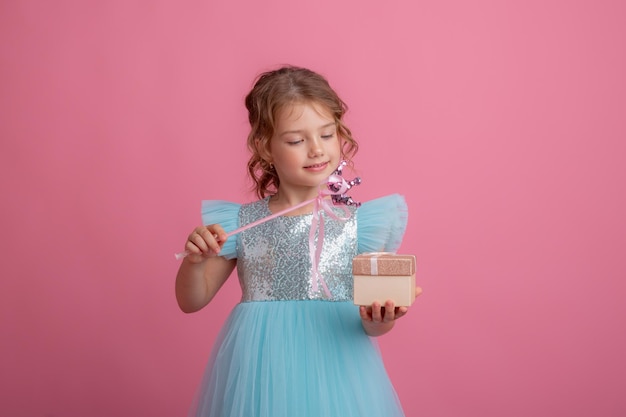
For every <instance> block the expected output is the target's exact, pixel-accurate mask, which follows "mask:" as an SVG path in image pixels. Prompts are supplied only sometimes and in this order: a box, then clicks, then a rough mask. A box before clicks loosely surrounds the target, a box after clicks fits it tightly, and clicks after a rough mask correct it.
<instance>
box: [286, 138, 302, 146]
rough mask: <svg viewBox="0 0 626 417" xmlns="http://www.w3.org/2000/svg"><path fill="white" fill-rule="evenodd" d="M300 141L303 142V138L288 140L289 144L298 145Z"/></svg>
mask: <svg viewBox="0 0 626 417" xmlns="http://www.w3.org/2000/svg"><path fill="white" fill-rule="evenodd" d="M299 143H302V139H296V140H290V141H288V142H287V144H288V145H297V144H299Z"/></svg>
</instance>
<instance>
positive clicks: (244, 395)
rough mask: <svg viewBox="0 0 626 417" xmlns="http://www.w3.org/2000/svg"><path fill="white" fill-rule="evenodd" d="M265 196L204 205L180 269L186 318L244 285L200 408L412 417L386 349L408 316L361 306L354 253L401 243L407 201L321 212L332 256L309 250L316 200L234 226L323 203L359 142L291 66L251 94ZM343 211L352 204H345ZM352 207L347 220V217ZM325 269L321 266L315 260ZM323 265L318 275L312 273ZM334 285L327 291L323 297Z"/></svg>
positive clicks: (197, 412) (254, 162)
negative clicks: (387, 338) (386, 340)
mask: <svg viewBox="0 0 626 417" xmlns="http://www.w3.org/2000/svg"><path fill="white" fill-rule="evenodd" d="M246 107H247V109H248V112H249V121H250V125H251V132H250V135H249V136H248V147H249V149H250V151H251V152H252V156H251V158H250V160H249V162H248V172H249V174H250V177H251V178H252V180H253V181H254V184H255V189H256V193H257V195H258V197H259V198H260V200H259V201H256V202H253V203H249V204H243V205H239V204H235V203H228V202H221V201H212V202H204V206H203V222H204V224H205V225H206V226H200V227H197V228H195V229H194V231H193V232H192V233H191V234H190V235H189V237H188V239H187V242H186V244H185V250H186V254H187V256H186V257H185V258H184V260H183V262H182V264H181V266H180V269H179V271H178V275H177V277H176V297H177V300H178V304H179V306H180V308H181V309H182V310H183V311H184V312H188V313H189V312H194V311H197V310H200V309H201V308H203V307H204V306H206V305H207V304H208V303H209V302H210V301H211V300H212V299H213V297H214V296H215V294H216V293H217V292H218V290H219V289H220V287H221V286H222V284H224V282H225V281H226V279H227V278H228V276H229V275H230V274H231V272H232V271H233V269H234V268H235V267H237V274H238V276H239V282H240V284H241V288H242V293H243V294H242V298H241V302H240V303H239V304H238V305H237V306H236V307H235V308H234V309H233V311H232V312H231V314H230V316H229V318H228V320H227V321H226V323H225V325H224V328H223V329H222V331H221V332H220V334H219V336H218V338H217V341H216V343H215V346H214V348H213V351H212V354H211V357H210V360H209V364H208V366H207V369H206V372H205V375H204V379H203V381H202V383H201V387H200V389H199V391H198V394H197V396H196V400H195V403H194V405H193V408H192V410H191V413H190V415H193V416H203V417H204V416H220V417H226V416H227V417H234V416H237V417H254V416H264V417H281V416H285V417H287V416H289V417H295V416H297V417H306V416H316V417H318V416H337V417H350V416H355V417H356V416H358V417H362V416H366V415H377V416H385V417H392V416H402V415H404V414H403V412H402V408H401V406H400V403H399V401H398V399H397V396H396V393H395V391H394V389H393V386H392V385H391V382H390V381H389V378H388V376H387V373H386V371H385V368H384V366H383V363H382V359H381V357H380V354H379V351H378V350H377V347H376V345H375V344H374V343H373V341H372V340H371V339H370V336H380V335H382V334H385V333H387V332H388V331H389V330H391V329H392V328H393V326H394V323H395V320H397V319H398V318H400V317H402V316H403V315H405V314H406V313H407V308H406V307H400V308H397V307H395V306H394V303H393V301H392V300H387V301H386V302H385V303H384V305H381V304H380V303H378V302H376V303H374V304H373V305H371V306H361V307H360V308H359V307H356V306H354V305H353V303H352V269H351V265H352V263H351V261H352V258H353V257H354V256H355V255H357V254H358V253H362V252H374V251H395V250H396V249H397V248H398V246H399V244H400V242H401V239H402V235H403V233H404V230H405V226H406V205H405V202H404V199H403V198H402V197H400V196H398V195H392V196H388V197H383V198H379V199H376V200H373V201H370V202H366V203H364V204H363V205H362V206H360V207H359V208H358V209H357V208H356V205H348V206H342V207H337V208H333V209H332V210H333V211H335V210H336V213H335V214H336V215H332V213H331V214H330V215H329V214H328V213H326V212H323V211H321V214H320V215H321V217H322V219H321V221H323V223H324V227H323V235H322V232H321V229H320V230H318V231H317V232H316V234H315V242H313V243H315V244H318V243H319V242H317V238H318V237H320V236H323V239H322V242H321V243H322V246H321V255H320V256H319V260H318V261H316V260H315V259H314V257H312V256H311V253H310V246H311V245H312V243H311V242H310V236H309V232H310V229H311V227H312V221H313V216H314V215H315V213H313V210H314V204H313V203H310V204H306V205H304V206H302V207H300V208H298V209H296V210H293V211H290V212H288V213H286V214H284V215H281V216H278V217H276V218H273V219H271V220H269V221H266V222H264V223H261V224H260V225H257V226H254V227H251V228H249V229H247V230H245V231H243V232H241V233H239V234H237V235H235V236H232V237H230V238H229V237H227V232H229V231H232V230H234V229H237V228H238V227H240V226H243V225H246V224H249V223H252V222H254V221H256V220H259V219H262V218H265V217H268V216H270V215H272V213H278V212H280V211H282V210H285V209H287V208H290V207H294V206H296V205H298V204H299V203H303V202H306V201H309V200H313V199H315V198H316V197H317V196H318V195H319V190H320V184H324V182H325V180H326V179H327V178H328V177H329V176H330V175H331V174H332V173H333V171H335V170H336V169H337V167H338V166H339V164H340V162H341V161H342V160H343V159H348V160H349V159H350V157H352V156H353V155H354V153H355V152H356V150H357V143H356V142H355V141H354V139H353V138H352V136H351V133H350V130H349V129H348V128H347V127H346V126H345V124H344V122H343V116H344V113H345V111H346V109H347V108H346V105H345V103H344V102H343V101H342V100H341V99H340V98H339V97H338V96H337V94H336V93H335V91H333V90H332V88H331V87H330V86H329V84H328V82H327V81H326V80H325V79H324V78H323V77H321V76H320V75H318V74H316V73H314V72H312V71H310V70H307V69H304V68H296V67H284V68H280V69H278V70H275V71H271V72H267V73H265V74H263V75H262V76H261V77H259V78H258V80H257V82H256V84H255V85H254V88H253V89H252V91H251V92H250V93H249V94H248V96H247V97H246ZM340 209H341V210H340ZM344 209H345V210H347V211H348V213H349V214H350V217H349V218H347V219H345V216H344V217H343V218H338V217H341V216H343V214H342V213H345V211H344ZM314 263H315V264H316V265H314ZM314 266H315V268H316V270H317V271H318V272H319V273H317V274H313V273H312V270H313V269H314ZM326 290H328V291H326Z"/></svg>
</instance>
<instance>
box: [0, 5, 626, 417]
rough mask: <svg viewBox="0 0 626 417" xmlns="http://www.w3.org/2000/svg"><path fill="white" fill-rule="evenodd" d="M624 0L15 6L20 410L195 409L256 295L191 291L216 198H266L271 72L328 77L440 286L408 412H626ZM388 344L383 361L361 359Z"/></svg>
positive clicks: (5, 164) (4, 30) (393, 351)
mask: <svg viewBox="0 0 626 417" xmlns="http://www.w3.org/2000/svg"><path fill="white" fill-rule="evenodd" d="M625 16H626V7H625V6H624V3H623V2H622V1H619V0H615V1H609V0H593V1H591V0H588V1H584V0H581V1H557V0H548V1H546V0H542V1H536V0H531V1H522V0H518V1H499V0H478V1H474V2H468V1H462V0H424V1H404V2H398V1H389V2H384V3H380V2H363V1H358V0H352V1H336V0H332V1H330V0H323V1H319V2H313V3H312V2H297V1H292V0H290V1H284V0H265V1H249V2H242V1H165V0H163V1H127V0H117V1H106V2H97V1H92V2H87V1H80V0H76V1H69V0H64V1H17V0H16V1H3V2H2V3H0V60H1V61H0V138H1V150H0V169H1V172H0V174H1V175H0V181H1V186H2V188H1V189H2V195H3V199H2V206H1V210H2V216H1V217H2V240H1V242H2V243H1V244H2V247H1V248H0V249H1V251H0V254H1V255H0V256H2V263H1V268H2V269H1V274H2V275H1V276H2V279H1V284H0V313H1V326H2V327H1V331H2V341H1V344H0V385H1V386H0V392H1V393H2V394H1V397H2V400H1V401H0V414H1V415H3V416H13V417H21V416H29V417H31V416H64V417H78V416H91V417H99V416H103V417H104V416H122V417H124V416H180V415H184V414H185V413H186V411H187V407H188V405H189V403H190V401H191V398H192V396H193V393H194V390H195V387H196V385H197V384H198V382H199V378H200V374H201V373H202V371H203V368H204V364H205V361H206V358H207V356H208V352H209V349H210V346H211V344H212V341H213V339H214V338H215V336H216V332H217V331H218V329H219V327H220V325H221V323H222V322H223V320H224V318H225V317H226V315H227V313H228V312H229V310H230V309H231V308H232V306H233V305H234V304H235V303H236V302H237V299H238V296H239V294H238V287H237V284H236V280H235V279H231V280H230V281H229V283H228V284H227V286H226V288H225V289H224V291H223V292H222V293H221V294H220V295H219V297H218V299H217V300H216V301H215V302H214V303H213V304H212V305H211V306H209V307H208V308H206V309H205V310H203V311H202V312H200V313H197V314H195V315H185V314H183V313H181V312H180V311H179V310H178V308H177V306H176V303H175V299H174V293H173V283H174V275H175V272H176V269H177V266H178V263H177V262H176V261H175V260H174V258H173V253H174V252H177V251H179V250H181V248H182V245H183V243H184V240H185V238H186V236H187V234H188V233H189V232H190V231H191V229H192V228H193V227H194V226H195V225H196V224H197V223H198V222H199V204H200V200H202V199H206V198H219V199H228V200H234V201H237V202H246V201H249V200H250V199H251V198H252V196H251V195H249V194H247V191H246V189H247V186H248V183H247V182H246V179H245V175H244V173H245V161H246V158H247V153H246V150H245V146H244V139H245V136H246V134H247V124H246V114H245V111H244V107H243V104H242V100H243V97H244V95H245V94H246V92H247V91H248V90H249V88H250V87H251V83H252V80H253V78H254V77H255V76H256V75H257V74H258V73H259V72H260V71H263V70H267V69H271V68H274V67H275V65H276V64H282V63H293V64H297V65H302V66H308V67H310V68H312V69H314V70H317V71H319V72H321V73H322V74H324V75H326V76H327V77H328V78H329V79H330V81H331V83H332V84H333V85H334V86H335V87H336V89H337V90H338V92H339V93H340V94H341V95H342V97H343V98H344V99H345V100H346V101H347V103H348V104H349V106H350V112H349V116H348V122H349V125H350V126H351V128H352V130H353V132H354V133H355V136H356V137H357V138H358V139H359V141H360V144H361V147H362V149H361V152H360V153H359V154H358V155H357V158H356V164H357V167H358V169H359V174H360V175H361V176H362V177H363V180H364V183H363V184H362V185H361V186H360V187H359V188H358V189H355V191H354V193H353V197H355V198H356V199H358V200H368V199H371V198H374V197H377V196H380V195H383V194H387V193H391V192H400V193H403V194H405V195H406V197H407V200H408V202H409V205H410V208H411V217H410V223H409V231H408V234H407V236H406V240H405V242H404V244H403V246H402V248H401V252H403V253H412V254H415V255H416V256H417V258H418V262H419V265H418V280H419V283H420V284H421V285H422V286H423V288H424V295H423V296H422V297H421V298H420V299H419V300H418V303H417V304H416V305H415V307H414V308H413V309H412V311H411V313H410V315H409V316H408V317H406V318H404V319H403V320H402V321H401V322H400V323H399V325H398V327H397V329H396V330H395V331H394V332H393V333H392V334H390V335H388V336H385V337H384V338H382V339H381V340H380V343H381V346H382V351H383V354H384V357H385V361H386V363H387V366H388V370H389V373H390V374H391V377H392V379H393V381H394V383H395V385H396V387H397V390H398V392H399V395H400V398H401V400H402V402H403V404H404V407H405V409H406V413H407V416H426V417H435V416H441V417H459V416H464V417H473V416H476V417H478V416H480V417H491V416H493V417H495V416H498V417H500V416H524V417H526V416H569V417H576V416H581V417H582V416H591V415H594V416H623V415H625V414H626V400H625V397H624V387H625V386H626V356H625V354H624V352H626V332H625V331H624V329H625V328H626V303H625V302H624V293H625V292H626V280H625V278H626V256H625V255H626V253H625V248H626V216H625V215H624V213H625V212H626V201H625V200H626V198H625V195H626V192H625V191H626V189H625V188H626V187H625V181H624V178H625V175H626V172H625V171H626V169H625V165H626V164H625V163H626V161H625V159H626V141H625V139H626V82H625V79H626V77H625V76H624V74H626V19H625ZM363 366H367V364H363Z"/></svg>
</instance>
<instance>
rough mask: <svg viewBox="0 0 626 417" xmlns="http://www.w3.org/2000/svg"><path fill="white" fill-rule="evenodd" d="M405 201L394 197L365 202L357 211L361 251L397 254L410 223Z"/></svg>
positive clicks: (399, 197) (400, 197)
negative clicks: (408, 222)
mask: <svg viewBox="0 0 626 417" xmlns="http://www.w3.org/2000/svg"><path fill="white" fill-rule="evenodd" d="M408 215H409V211H408V207H407V204H406V200H405V199H404V197H403V196H402V195H400V194H391V195H387V196H384V197H380V198H376V199H374V200H370V201H366V202H364V203H363V204H362V205H361V206H360V207H359V208H358V210H357V236H358V243H359V244H358V252H359V253H363V252H395V251H397V250H398V248H399V247H400V244H401V243H402V238H403V236H404V232H405V231H406V225H407V221H408Z"/></svg>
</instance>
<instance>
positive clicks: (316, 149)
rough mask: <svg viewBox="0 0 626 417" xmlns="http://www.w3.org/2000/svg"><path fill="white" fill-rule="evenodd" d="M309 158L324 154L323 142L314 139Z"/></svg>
mask: <svg viewBox="0 0 626 417" xmlns="http://www.w3.org/2000/svg"><path fill="white" fill-rule="evenodd" d="M309 143H310V145H309V156H310V157H315V156H320V155H323V154H324V149H323V148H322V144H321V141H320V140H319V139H313V140H311V142H309Z"/></svg>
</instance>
